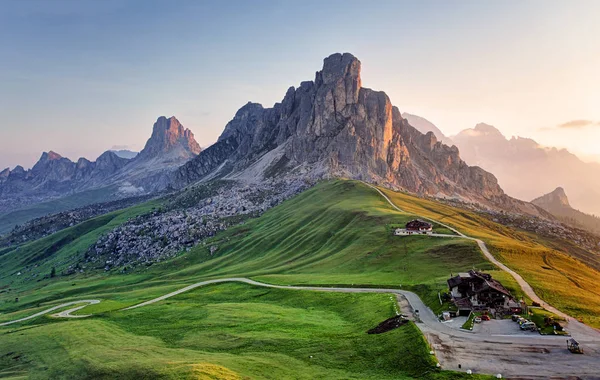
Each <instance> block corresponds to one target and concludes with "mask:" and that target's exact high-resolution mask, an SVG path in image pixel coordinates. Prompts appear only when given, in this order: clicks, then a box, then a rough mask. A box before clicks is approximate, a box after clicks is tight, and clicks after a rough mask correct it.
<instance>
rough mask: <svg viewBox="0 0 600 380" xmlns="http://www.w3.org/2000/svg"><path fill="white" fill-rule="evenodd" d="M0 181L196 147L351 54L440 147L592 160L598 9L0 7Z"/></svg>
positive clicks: (476, 4) (82, 1)
mask: <svg viewBox="0 0 600 380" xmlns="http://www.w3.org/2000/svg"><path fill="white" fill-rule="evenodd" d="M0 9H1V11H0V116H1V118H2V122H1V123H0V170H1V169H2V168H4V167H11V168H12V167H14V166H15V165H17V164H21V165H23V166H24V167H26V168H27V167H30V166H31V165H33V164H34V163H35V161H37V159H38V158H39V156H40V155H41V153H42V152H43V151H49V150H54V151H56V152H58V153H60V154H62V155H63V156H66V157H68V158H70V159H72V160H76V159H77V158H79V157H81V156H84V157H86V158H89V159H95V158H96V157H97V156H98V155H100V154H101V153H102V152H103V151H105V150H107V149H111V148H112V147H115V146H119V147H129V148H130V149H133V150H140V149H141V148H142V147H143V145H144V143H145V141H146V140H147V139H148V137H149V136H150V133H151V131H152V125H153V123H154V122H155V121H156V119H157V118H158V117H159V116H161V115H164V116H167V117H169V116H176V117H177V118H178V119H179V120H180V122H181V123H182V124H183V125H184V126H185V127H187V128H189V129H191V130H192V131H193V132H194V134H195V136H196V139H197V141H198V142H199V144H200V145H201V146H203V147H206V146H208V145H210V144H211V143H213V142H214V141H216V139H217V137H218V136H219V134H220V133H221V131H222V130H223V128H224V126H225V124H226V123H227V122H228V121H229V120H231V118H232V117H233V116H234V114H235V112H236V111H237V109H239V108H240V107H241V106H242V105H244V104H245V103H247V102H248V101H253V102H258V103H261V104H263V105H264V106H272V105H273V103H275V102H278V101H281V99H282V98H283V96H284V95H285V92H286V90H287V88H288V87H290V86H298V85H299V84H300V82H302V81H305V80H312V79H314V74H315V71H317V70H320V69H321V66H322V62H323V58H325V57H327V56H328V55H330V54H332V53H334V52H351V53H352V54H354V55H355V56H356V57H357V58H359V59H360V60H361V62H362V82H363V86H365V87H369V88H373V89H376V90H383V91H385V92H386V93H387V94H388V95H389V97H390V98H391V100H392V103H393V104H394V105H396V106H398V108H399V109H400V110H401V111H402V112H409V113H412V114H416V115H420V116H422V117H425V118H427V119H428V120H430V121H432V122H433V123H434V124H436V125H437V126H438V127H439V128H440V129H441V130H442V131H443V132H444V133H445V134H447V135H453V134H456V133H458V132H459V131H461V130H463V129H466V128H472V127H473V126H475V124H477V123H479V122H485V123H488V124H491V125H494V126H496V127H497V128H498V129H500V130H501V131H502V132H503V133H504V135H505V136H507V137H510V136H513V135H515V136H523V137H530V138H534V139H535V140H536V141H538V142H539V143H540V144H543V145H546V146H557V147H561V148H563V147H564V148H568V149H569V150H570V151H572V152H574V153H576V154H579V155H580V156H582V157H584V158H586V159H598V158H599V157H600V144H598V143H597V142H598V141H599V140H600V43H599V40H598V36H600V22H598V19H599V16H600V1H595V0H589V1H585V0H577V1H552V0H543V1H493V0H489V1H442V0H440V1H400V0H395V1H369V2H366V1H352V0H344V1H336V0H330V1H313V0H305V1H275V0H272V1H266V0H257V1H216V0H215V1H200V0H194V1H186V0H173V1H166V0H165V1H153V0H144V1H127V0H120V1H113V0H103V1H95V0H92V1H87V0H42V1H36V0H23V1H18V0H0Z"/></svg>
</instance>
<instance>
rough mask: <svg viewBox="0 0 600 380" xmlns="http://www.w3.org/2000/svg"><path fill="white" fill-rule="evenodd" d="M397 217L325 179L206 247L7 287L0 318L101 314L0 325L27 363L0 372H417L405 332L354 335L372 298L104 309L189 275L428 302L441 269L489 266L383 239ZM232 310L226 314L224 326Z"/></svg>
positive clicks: (413, 344)
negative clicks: (418, 297)
mask: <svg viewBox="0 0 600 380" xmlns="http://www.w3.org/2000/svg"><path fill="white" fill-rule="evenodd" d="M138 211H139V210H138ZM122 217H123V216H122ZM410 218H411V217H410V216H408V215H405V214H402V213H398V212H396V211H392V210H391V209H390V208H389V206H388V205H387V204H386V203H385V202H384V201H383V200H382V198H381V197H380V196H378V195H377V193H375V192H374V191H373V190H372V189H369V188H367V187H366V186H364V185H362V184H359V183H356V182H341V181H338V182H332V183H324V184H321V185H319V186H317V187H315V188H314V189H311V190H309V191H308V192H306V193H304V194H302V195H300V196H298V197H296V198H294V199H292V200H290V201H287V202H285V203H284V204H283V205H281V206H279V207H277V208H274V209H272V210H270V211H269V212H267V213H266V214H265V215H264V216H263V217H261V218H259V219H255V220H251V221H249V222H248V223H246V224H245V225H242V226H238V227H236V228H232V229H230V230H229V231H226V232H225V233H223V234H220V235H218V236H217V237H216V238H215V239H214V241H212V242H210V243H209V244H207V245H206V246H199V247H197V248H196V249H194V250H192V252H190V253H188V254H185V255H182V256H180V257H179V258H177V259H175V260H171V261H169V262H165V263H161V264H158V265H155V266H152V267H150V268H145V269H140V270H139V271H138V272H137V273H134V274H128V275H121V274H112V275H110V274H98V275H94V276H83V275H77V276H69V277H67V278H54V279H51V280H44V281H41V282H39V283H37V282H33V283H25V282H23V283H16V282H13V283H12V284H11V286H13V287H14V288H13V290H11V292H5V293H2V294H0V311H2V312H4V313H5V314H0V320H10V319H13V318H16V317H18V316H23V315H27V314H29V313H26V312H23V311H22V309H23V308H31V310H30V311H31V312H33V311H34V310H39V309H40V308H41V307H42V306H44V307H46V306H50V305H53V304H57V303H58V302H59V300H60V302H64V301H66V300H72V299H82V298H100V299H102V300H103V302H102V303H101V304H99V305H95V306H91V307H89V308H86V309H84V310H82V313H98V312H107V314H104V315H102V316H99V317H95V318H93V319H86V320H78V321H62V320H61V321H56V320H52V319H50V318H49V317H44V318H41V319H38V320H32V321H29V322H27V323H24V324H23V325H24V326H25V327H23V329H22V330H20V331H19V334H24V335H17V334H14V333H10V331H14V329H15V328H18V326H14V325H13V326H10V328H9V327H5V328H0V334H2V335H3V336H2V339H0V357H3V355H6V354H7V353H9V352H18V353H22V354H23V357H25V358H28V359H27V361H19V360H20V359H18V360H17V362H19V363H21V365H22V367H18V368H16V369H15V366H14V365H12V364H14V363H15V362H14V361H12V360H8V359H2V360H5V363H4V364H1V363H2V361H1V360H0V369H2V370H4V371H7V372H10V371H12V373H17V374H18V373H19V372H18V371H21V370H23V371H34V372H33V373H34V374H35V373H37V374H39V375H40V376H41V377H44V375H42V374H41V372H37V371H41V370H42V369H43V368H45V367H50V371H54V372H51V373H53V374H55V376H56V377H61V376H64V377H73V376H75V377H83V375H84V374H86V375H87V376H92V377H102V376H106V377H110V376H111V374H113V375H114V374H115V373H118V374H119V376H122V377H127V376H129V377H136V378H141V377H144V376H146V377H158V376H162V375H165V376H167V375H169V376H187V375H190V374H191V373H192V372H193V371H195V370H199V369H198V368H205V369H206V370H207V371H209V372H210V371H213V372H215V371H216V372H219V371H223V373H230V372H232V373H236V374H239V375H241V376H251V377H272V378H281V375H282V374H288V376H289V374H291V373H293V374H294V376H298V377H303V376H304V377H306V378H315V377H330V378H331V377H334V378H335V377H338V378H351V377H352V376H355V377H359V378H368V377H371V378H386V377H395V378H398V377H401V376H403V375H402V374H404V375H417V372H418V371H420V370H421V369H423V368H425V367H427V366H429V364H430V362H429V360H431V357H429V355H428V354H427V350H428V349H427V347H426V345H425V343H424V341H423V339H422V336H421V335H420V334H419V333H418V331H417V330H415V328H414V326H412V325H411V326H408V327H406V328H403V329H401V330H397V331H394V332H390V333H386V334H383V335H380V336H376V337H375V336H368V335H366V334H364V331H366V329H368V328H370V327H373V326H374V325H376V324H377V323H379V322H381V321H382V320H383V319H385V318H387V317H389V316H390V312H391V310H392V309H391V307H392V304H391V303H390V301H389V297H387V296H385V295H344V294H325V293H310V292H297V291H275V290H265V289H254V288H252V287H248V286H246V285H232V284H228V285H219V286H212V287H210V289H211V291H212V292H215V291H216V290H215V289H223V290H222V291H220V290H219V291H218V292H217V293H216V296H215V297H213V298H210V299H208V300H203V301H202V302H200V301H199V298H198V296H197V295H198V293H201V294H204V292H206V290H202V289H200V290H197V291H194V292H193V293H187V294H182V295H180V296H177V297H175V298H172V299H170V300H168V301H165V302H163V303H159V304H156V305H152V306H149V307H146V308H142V309H139V310H135V311H131V312H126V313H125V312H114V310H117V309H120V308H122V307H123V306H126V305H131V304H134V303H137V302H140V301H142V300H147V299H149V298H152V297H156V296H159V295H163V294H165V293H168V292H169V291H172V290H175V289H178V288H180V287H182V286H183V285H188V284H190V283H192V282H194V281H198V280H201V279H206V278H211V277H224V276H235V275H244V276H253V277H255V278H259V279H263V280H266V281H271V282H279V283H312V284H328V283H331V284H333V283H336V284H348V285H350V284H355V285H358V284H366V285H384V286H400V285H402V286H403V287H415V288H418V289H417V290H418V291H419V292H420V293H421V294H422V295H423V296H424V298H426V299H428V300H430V302H433V303H435V302H437V289H444V288H445V279H446V278H447V276H448V275H449V274H450V272H452V271H453V272H457V271H461V270H466V269H469V268H471V267H473V266H476V267H479V268H491V266H490V264H489V263H487V262H486V261H485V260H484V259H483V257H482V256H481V254H480V253H479V252H478V250H477V249H476V247H475V245H474V244H473V243H472V242H470V241H463V240H460V239H441V238H429V237H417V236H413V237H402V238H400V237H394V236H392V234H391V226H392V225H397V224H402V223H404V222H405V221H407V220H409V219H410ZM125 219H126V218H125ZM113 221H115V219H113V220H111V222H110V223H112V222H113ZM104 226H108V224H106V225H104ZM104 228H105V227H99V228H95V229H93V230H92V231H91V232H89V233H92V234H97V233H99V231H100V230H103V229H104ZM71 231H73V230H71ZM67 233H68V232H67ZM57 235H58V234H57ZM86 236H87V234H84V235H83V236H81V239H87V238H86ZM58 238H59V237H58V236H52V237H49V238H46V239H49V240H45V241H44V242H42V241H38V242H35V244H36V245H35V246H36V247H37V245H40V248H41V247H45V248H48V247H49V246H51V245H52V244H53V243H52V242H54V241H55V240H56V239H58ZM91 240H93V239H91ZM78 241H79V243H78V244H83V242H85V240H78ZM74 243H75V242H72V243H70V244H74ZM211 244H218V245H219V250H218V251H217V254H216V255H215V257H210V254H209V253H208V247H209V246H210V245H211ZM21 250H23V251H22V254H23V252H24V253H25V256H24V257H30V256H31V255H33V257H36V255H35V254H34V253H33V252H39V249H37V248H36V249H33V248H31V247H28V248H26V247H23V248H21ZM73 252H76V250H74V247H73V246H65V247H62V248H60V249H59V250H58V251H57V252H56V253H55V255H56V256H61V257H62V256H65V257H66V256H67V255H69V254H72V253H73ZM248 289H252V291H250V290H248ZM15 293H18V294H19V296H20V298H21V300H20V302H19V303H18V304H17V303H14V302H13V299H14V295H15ZM194 294H195V295H196V296H194ZM252 294H254V295H252ZM238 295H239V297H237V296H238ZM236 297H237V298H236ZM255 298H256V299H255ZM263 299H264V300H265V301H264V302H267V303H268V305H264V304H263V303H262V302H263ZM186 300H187V301H186ZM308 301H310V302H309V303H307V302H308ZM188 302H192V304H188ZM384 304H385V306H382V305H384ZM16 310H20V311H18V312H14V311H16ZM311 310H315V316H313V315H311V314H310V313H309V311H311ZM211 312H214V314H212V317H211ZM188 313H190V314H189V316H188ZM234 314H235V315H237V316H238V318H236V319H234V320H233V321H232V315H234ZM204 316H206V318H207V319H206V320H204V319H203V318H204ZM40 323H42V325H41V326H40V325H39V324H40ZM298 326H301V327H302V328H298ZM399 341H400V342H401V344H399V343H398V342H399ZM3 342H6V343H3ZM87 342H90V343H87ZM309 352H315V353H316V354H315V355H314V356H315V358H323V360H324V361H323V362H319V363H318V364H315V365H313V364H310V365H309V366H308V367H306V368H305V366H306V365H307V363H312V362H309V361H307V359H306V355H307V354H308V353H309ZM350 355H353V356H352V359H350V358H351V357H350ZM115 358H118V359H119V361H118V363H114V360H115ZM362 358H366V359H365V360H366V362H365V361H363V359H362ZM406 358H409V359H406ZM13 360H14V359H13ZM6 361H8V363H7V362H6ZM354 362H356V363H358V364H356V365H355V364H353V363H354ZM367 362H368V363H367ZM9 363H10V364H9ZM53 363H59V365H57V364H53ZM152 363H155V364H152ZM369 363H375V364H369ZM423 363H429V364H423ZM192 364H193V365H192ZM194 365H195V366H196V367H194ZM424 366H425V367H424ZM19 368H21V369H19ZM194 368H196V369H194ZM207 368H208V369H207ZM428 368H429V367H428ZM15 371H16V372H15ZM49 373H50V372H49ZM213 375H214V373H213ZM232 376H233V375H232ZM439 376H442V377H445V376H454V375H450V374H447V373H443V374H441V375H439Z"/></svg>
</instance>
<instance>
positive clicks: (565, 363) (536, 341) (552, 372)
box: [2, 278, 600, 379]
mask: <svg viewBox="0 0 600 380" xmlns="http://www.w3.org/2000/svg"><path fill="white" fill-rule="evenodd" d="M224 282H242V283H246V284H249V285H254V286H262V287H267V288H275V289H287V290H298V291H319V292H341V293H388V294H389V293H391V294H395V295H396V297H397V298H398V301H399V303H400V305H403V304H405V306H404V307H403V308H402V313H403V314H407V315H411V314H412V315H416V316H417V317H416V318H415V319H417V323H416V325H417V326H418V327H419V329H420V330H421V331H422V332H423V334H424V335H425V336H426V337H427V340H428V341H429V343H430V345H431V347H432V348H433V349H434V350H435V354H436V357H437V358H438V360H439V362H440V363H441V365H442V368H444V369H452V370H459V368H458V365H459V364H460V365H461V367H462V368H461V370H463V371H466V370H467V369H471V370H473V371H474V372H475V373H489V374H496V373H501V374H503V375H504V376H520V377H521V378H530V379H538V378H539V379H542V378H549V377H552V376H565V377H566V376H568V375H571V374H577V375H578V376H580V378H583V379H598V378H599V377H595V376H596V374H600V344H598V342H599V341H600V340H599V339H598V337H594V336H589V337H587V338H584V339H581V341H582V343H584V347H585V349H586V354H585V355H573V354H570V353H569V352H568V351H567V350H566V348H565V338H564V337H556V336H541V335H537V334H532V335H502V336H499V335H488V334H474V333H471V332H466V331H462V330H458V329H456V328H452V327H450V326H449V325H447V324H445V323H441V322H439V321H438V319H437V317H436V316H435V315H434V314H433V312H432V311H431V310H430V309H429V308H427V306H425V304H424V303H423V301H422V300H421V299H420V298H419V297H418V296H417V295H416V294H415V293H412V292H409V291H406V290H400V289H386V288H381V289H373V288H343V287H315V286H285V285H273V284H265V283H261V282H258V281H254V280H250V279H247V278H224V279H215V280H207V281H202V282H198V283H195V284H192V285H189V286H187V287H184V288H182V289H179V290H177V291H175V292H171V293H169V294H165V295H163V296H160V297H157V298H154V299H151V300H149V301H145V302H142V303H139V304H137V305H133V306H130V307H127V308H125V309H123V310H122V311H127V310H131V309H136V308H139V307H144V306H149V305H151V304H154V303H157V302H160V301H163V300H166V299H168V298H170V297H175V296H177V295H179V294H181V293H184V292H188V291H190V290H193V289H196V288H198V287H201V286H205V285H209V284H217V283H224ZM404 301H407V302H404ZM84 302H86V303H89V304H97V303H98V302H100V301H99V300H82V301H72V302H68V303H64V304H61V305H58V306H55V307H53V308H50V309H48V310H45V311H43V312H40V313H37V314H34V315H32V316H29V317H26V318H22V319H19V320H15V321H11V322H5V323H3V324H2V325H7V324H10V323H17V322H21V321H25V320H28V319H32V318H36V317H38V316H41V315H43V314H47V313H50V312H52V311H55V310H57V309H59V308H63V307H67V306H70V305H74V304H79V303H84ZM83 307H85V306H78V307H76V308H73V309H69V310H65V311H63V312H62V313H58V314H56V316H58V317H71V318H75V317H82V316H73V315H70V313H72V312H74V311H76V310H80V309H82V308H83ZM416 311H418V313H417V312H416ZM514 328H515V329H517V326H516V324H515V326H514ZM550 362H551V363H552V365H549V364H548V363H550Z"/></svg>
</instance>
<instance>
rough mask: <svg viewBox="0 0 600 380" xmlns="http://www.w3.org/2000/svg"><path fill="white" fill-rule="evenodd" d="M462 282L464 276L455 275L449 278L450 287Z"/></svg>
mask: <svg viewBox="0 0 600 380" xmlns="http://www.w3.org/2000/svg"><path fill="white" fill-rule="evenodd" d="M461 283H462V278H461V277H460V276H454V277H452V278H450V279H449V280H448V288H450V289H452V288H454V287H456V286H458V285H460V284H461Z"/></svg>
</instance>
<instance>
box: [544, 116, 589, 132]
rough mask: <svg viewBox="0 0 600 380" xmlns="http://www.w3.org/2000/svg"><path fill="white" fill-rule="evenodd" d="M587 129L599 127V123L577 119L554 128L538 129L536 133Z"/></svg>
mask: <svg viewBox="0 0 600 380" xmlns="http://www.w3.org/2000/svg"><path fill="white" fill-rule="evenodd" d="M588 127H600V121H593V120H586V119H577V120H569V121H567V122H564V123H562V124H558V125H557V126H556V127H542V128H538V131H541V132H548V131H557V130H561V129H583V128H588Z"/></svg>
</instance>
